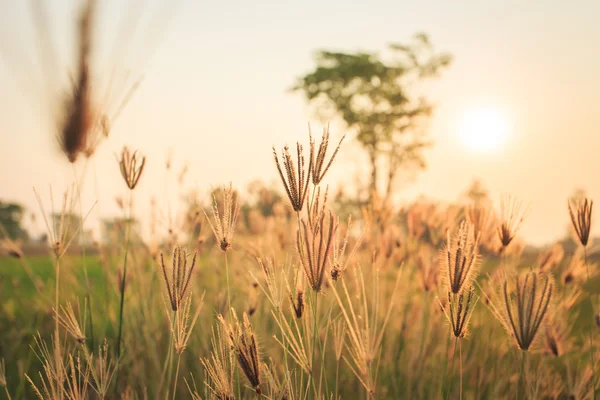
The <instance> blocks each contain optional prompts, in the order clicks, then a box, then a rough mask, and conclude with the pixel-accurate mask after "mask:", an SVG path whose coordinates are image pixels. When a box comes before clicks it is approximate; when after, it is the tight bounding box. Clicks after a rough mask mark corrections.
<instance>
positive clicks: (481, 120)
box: [459, 107, 512, 153]
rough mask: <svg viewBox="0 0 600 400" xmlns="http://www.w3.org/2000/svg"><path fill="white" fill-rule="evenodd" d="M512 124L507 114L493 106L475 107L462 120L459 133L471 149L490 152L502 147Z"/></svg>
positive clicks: (478, 151)
mask: <svg viewBox="0 0 600 400" xmlns="http://www.w3.org/2000/svg"><path fill="white" fill-rule="evenodd" d="M511 130H512V126H511V123H510V121H509V118H508V116H507V115H506V114H504V113H503V112H501V111H500V110H499V109H496V108H493V107H486V108H475V109H472V110H470V111H468V112H467V113H466V114H465V115H464V116H463V118H462V120H461V121H460V125H459V135H460V139H461V141H462V142H463V144H464V145H465V146H466V147H467V148H468V149H469V150H471V151H473V152H477V153H489V152H492V151H495V150H498V149H499V148H501V147H502V145H503V144H504V142H505V141H506V139H507V138H508V136H509V135H510V134H511Z"/></svg>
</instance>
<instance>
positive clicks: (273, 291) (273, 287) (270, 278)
mask: <svg viewBox="0 0 600 400" xmlns="http://www.w3.org/2000/svg"><path fill="white" fill-rule="evenodd" d="M255 259H256V262H257V263H258V265H259V266H260V269H261V270H262V272H263V275H264V278H265V282H266V284H267V288H266V289H265V288H264V287H263V285H261V284H260V282H259V280H258V279H257V278H256V277H255V276H254V274H253V273H252V272H250V275H251V276H252V277H253V278H254V282H255V283H256V284H257V285H258V286H259V287H260V289H261V290H262V292H263V293H264V294H265V296H266V297H267V299H268V300H269V302H270V303H271V305H272V306H273V307H274V308H275V309H276V310H280V309H281V307H282V306H283V296H284V293H283V288H282V285H280V284H279V283H278V282H277V277H276V276H275V266H274V263H273V259H272V258H270V257H267V259H266V261H263V258H262V257H260V256H256V257H255Z"/></svg>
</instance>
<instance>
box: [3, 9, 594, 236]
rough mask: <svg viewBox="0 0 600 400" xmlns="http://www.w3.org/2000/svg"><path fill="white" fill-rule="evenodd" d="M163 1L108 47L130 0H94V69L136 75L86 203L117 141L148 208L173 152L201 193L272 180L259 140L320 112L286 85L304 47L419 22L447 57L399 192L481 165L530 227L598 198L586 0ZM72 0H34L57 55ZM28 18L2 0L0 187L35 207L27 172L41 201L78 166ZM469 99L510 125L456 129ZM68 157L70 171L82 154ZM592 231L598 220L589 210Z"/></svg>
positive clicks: (479, 173) (111, 177) (409, 194)
mask: <svg viewBox="0 0 600 400" xmlns="http://www.w3.org/2000/svg"><path fill="white" fill-rule="evenodd" d="M132 1H133V0H132ZM160 1H162V2H163V4H169V5H172V4H173V3H172V2H168V3H167V2H166V1H165V0H154V1H147V2H146V3H148V4H146V6H147V8H146V11H145V14H144V17H143V19H142V20H141V21H142V23H140V28H139V29H138V31H137V33H136V35H135V36H133V37H134V39H132V40H131V42H130V43H125V45H124V51H123V52H121V53H118V56H116V57H113V58H112V59H111V57H109V55H110V54H114V53H112V52H111V51H110V49H113V48H115V47H116V46H114V44H115V43H119V42H123V37H128V36H120V32H122V31H120V30H119V29H120V27H121V26H122V25H121V24H120V23H119V22H118V21H121V18H122V17H123V15H126V10H127V7H126V4H129V3H131V1H127V2H126V1H116V0H115V1H105V2H101V3H102V4H103V13H102V14H101V18H100V20H101V21H102V22H101V24H100V27H101V34H100V35H99V40H100V43H101V45H100V48H101V49H102V50H99V53H100V54H101V55H105V56H106V57H104V58H102V57H98V58H99V60H100V61H98V68H97V70H98V71H100V72H105V73H104V75H103V76H108V75H109V74H107V73H106V71H110V70H111V68H110V66H111V65H112V66H115V65H116V66H118V68H119V70H120V71H125V70H130V71H131V73H132V75H131V76H143V82H142V84H141V86H140V88H139V89H138V91H137V92H136V93H135V96H134V97H133V99H132V101H131V102H130V103H129V104H128V105H127V107H126V108H125V110H124V112H123V114H122V115H121V116H120V117H119V119H118V120H117V121H116V123H115V124H114V126H113V129H112V131H111V135H110V137H109V139H108V140H107V141H106V142H105V143H103V144H102V145H101V146H100V148H99V150H98V152H97V154H96V157H95V159H94V161H93V162H92V163H91V164H90V165H89V166H88V168H87V170H86V174H87V175H86V176H88V177H90V179H87V180H86V183H85V186H84V188H83V197H84V204H83V206H84V208H89V207H91V206H92V204H94V202H95V201H96V200H97V201H98V202H97V204H96V206H95V207H94V211H93V213H94V214H93V215H94V216H95V217H97V216H109V215H112V214H115V213H116V212H117V207H116V204H115V201H114V199H115V197H116V196H119V195H124V194H125V193H126V187H125V185H124V183H123V182H122V180H121V177H120V175H119V169H118V165H117V162H116V161H115V154H116V153H117V152H119V151H120V149H121V148H122V147H123V146H124V145H128V146H130V147H131V148H137V149H139V150H140V151H141V152H143V153H144V154H145V155H146V156H147V158H148V163H147V168H146V171H145V172H144V176H143V177H142V179H141V181H140V186H139V188H138V189H136V198H137V200H136V212H138V213H139V214H140V215H145V214H147V213H148V210H149V200H148V199H149V198H150V197H151V196H155V197H156V199H157V201H158V204H159V205H160V207H162V208H163V209H166V208H168V207H167V204H170V207H171V208H176V206H175V204H176V201H175V200H174V199H176V198H177V196H178V195H179V193H178V189H177V185H176V178H175V177H173V176H169V175H167V174H166V173H165V167H164V164H165V161H164V160H165V158H166V156H167V154H169V153H171V154H172V158H173V164H174V169H175V171H177V170H179V169H180V168H181V167H182V166H183V164H184V163H187V164H188V165H189V173H188V176H187V178H186V181H187V184H188V186H189V187H192V188H195V189H197V190H198V192H199V193H200V196H201V198H202V197H205V198H206V199H207V198H208V193H209V189H210V186H211V185H220V184H223V183H226V182H229V181H232V182H233V184H234V186H236V187H239V188H244V187H246V185H247V184H248V183H249V182H251V181H253V180H255V179H261V180H263V181H266V182H275V180H276V179H277V172H276V169H275V167H274V165H273V159H272V155H271V146H272V145H276V146H277V147H282V146H283V145H284V144H286V143H293V142H295V141H296V140H298V139H301V140H304V141H306V140H307V123H308V122H311V124H312V126H313V127H314V128H315V130H319V128H320V124H321V123H322V122H323V121H319V120H318V119H317V118H315V116H314V115H313V114H312V113H311V109H310V108H309V107H308V106H307V105H306V103H305V101H304V99H303V98H302V96H301V95H300V94H298V93H290V92H289V90H288V89H289V88H290V87H291V86H292V84H293V83H294V80H295V78H296V77H298V76H300V75H302V74H303V73H306V72H309V71H310V70H311V68H312V67H313V66H314V61H313V58H312V57H313V55H314V53H315V50H317V49H331V50H341V51H357V50H361V51H373V52H379V51H383V50H384V49H385V47H386V46H387V45H388V44H389V43H392V42H406V41H408V40H410V38H411V36H412V35H413V34H415V33H416V32H425V33H427V34H428V35H429V37H430V40H431V42H432V43H433V44H434V46H435V48H436V49H437V50H440V51H447V52H450V53H451V54H452V55H453V57H454V61H453V63H452V65H451V66H450V68H449V69H448V70H446V71H445V72H444V73H443V74H442V76H441V77H440V78H439V79H436V80H435V81H433V82H431V83H430V84H428V85H427V86H426V95H427V96H428V98H429V99H430V100H431V101H432V102H433V103H434V104H435V105H436V109H435V113H434V116H433V118H432V120H431V123H430V137H431V139H432V140H433V141H434V142H435V146H434V147H433V148H432V149H431V150H429V151H428V152H427V153H426V157H427V162H428V164H429V166H428V169H427V170H426V171H424V172H422V173H420V174H418V175H417V176H416V177H415V178H414V179H413V180H412V181H411V182H409V183H407V184H404V185H403V186H402V187H401V188H400V191H399V195H398V196H399V198H400V200H402V201H410V200H411V199H413V198H415V197H417V196H419V195H424V196H426V197H428V198H431V199H435V200H439V201H443V202H450V201H454V200H456V199H457V198H458V196H460V194H461V193H463V192H464V191H465V190H466V189H467V187H468V186H469V184H470V183H471V181H472V180H473V179H480V180H481V181H482V182H483V183H484V185H485V187H486V188H487V189H488V190H489V192H490V195H491V196H492V198H493V199H495V200H497V203H499V199H500V196H501V194H503V193H511V194H513V195H515V196H517V197H518V198H520V199H522V200H523V201H524V202H526V203H528V204H531V213H530V215H529V217H528V218H527V220H526V221H525V223H524V224H523V226H522V229H521V234H522V236H523V237H524V238H525V239H526V240H527V241H528V242H530V243H532V244H538V245H542V244H546V243H549V242H551V241H552V240H556V239H559V238H562V237H564V235H565V234H566V232H567V229H568V223H569V222H568V213H567V209H566V201H567V198H568V197H569V195H570V194H571V193H572V192H573V191H574V190H575V189H578V188H582V189H584V190H586V192H587V194H588V195H589V196H590V197H592V198H596V199H600V179H599V178H598V171H600V157H598V154H599V153H600V135H599V133H600V128H599V127H600V112H598V110H597V107H598V105H599V104H600V79H599V78H598V76H597V74H598V71H600V53H599V52H598V49H599V48H600V46H599V45H600V25H599V24H598V23H597V21H598V16H600V2H598V1H596V0H580V1H573V2H563V1H552V0H546V1H528V2H522V1H485V2H479V1H467V0H457V1H453V2H448V1H441V0H439V1H434V0H427V1H420V2H400V1H370V2H365V1H354V2H347V1H337V0H336V1H327V0H320V1H313V0H305V1H302V2H292V1H258V0H257V1H252V2H246V1H229V2H200V1H191V0H190V1H186V0H180V1H179V3H178V6H177V7H175V8H174V7H173V6H169V7H167V8H161V7H162V6H161V5H160V4H158V3H159V2H160ZM77 3H78V2H77V1H74V0H56V1H47V2H46V4H47V5H48V8H49V12H48V15H49V16H50V18H49V20H50V23H51V25H52V27H51V28H50V29H49V32H50V34H49V35H48V36H49V40H50V42H51V43H53V44H54V46H56V54H58V57H57V58H58V59H59V60H60V61H59V62H58V64H59V66H60V69H61V70H63V71H64V70H68V68H69V65H70V61H69V60H70V59H69V51H68V48H69V44H70V42H69V40H70V39H69V37H71V36H70V33H72V32H70V31H69V29H72V25H71V24H72V23H73V15H74V14H73V10H74V5H76V4H77ZM109 3H110V4H109ZM138 3H144V1H143V0H138ZM107 4H108V5H107ZM165 10H166V12H165ZM153 15H154V16H156V15H158V16H160V17H162V18H158V19H156V20H154V19H153V18H152V16H153ZM144 18H146V19H144ZM144 21H145V22H144ZM153 21H158V22H153ZM163 22H168V23H166V24H163ZM130 25H131V24H130ZM34 32H35V30H34V27H33V24H32V19H31V17H30V15H29V14H28V9H27V2H25V1H22V2H21V1H17V0H0V40H1V41H0V110H2V113H1V114H0V171H1V172H0V198H2V199H6V200H13V201H18V202H21V203H23V204H24V205H26V207H28V209H29V210H31V211H36V210H37V209H38V206H37V203H36V200H35V196H34V194H33V191H32V187H34V186H35V187H36V188H37V189H38V190H39V191H40V192H41V195H42V198H43V199H45V201H46V200H47V199H48V198H49V195H48V190H49V189H48V186H49V185H52V188H53V190H54V196H55V197H59V196H60V192H61V191H62V190H63V189H64V188H65V187H66V186H67V185H68V184H69V183H70V182H71V181H72V180H73V176H74V175H73V168H72V166H71V165H70V164H69V163H68V162H67V161H66V158H65V157H64V156H63V155H62V154H61V153H60V152H59V151H58V150H57V145H56V140H55V138H54V136H53V131H52V122H51V115H52V114H51V111H50V110H51V107H52V106H51V103H52V101H50V100H49V98H48V96H44V93H47V92H46V91H44V90H43V89H44V88H45V87H46V86H44V82H47V81H48V79H46V80H44V79H43V77H44V75H43V73H42V70H41V68H40V65H41V64H40V63H39V62H37V63H36V61H35V60H36V56H37V55H39V53H38V52H37V51H36V50H37V49H36V46H35V43H36V41H35V40H34ZM118 37H120V41H117V40H116V38H118ZM158 39H160V40H158ZM27 60H29V61H27ZM102 60H103V61H102ZM44 71H46V72H47V69H46V70H44ZM100 72H97V73H98V74H99V75H102V74H101V73H100ZM65 75H66V74H63V84H64V82H65V81H66V79H65ZM57 81H58V80H57ZM54 98H56V97H54ZM55 103H56V102H55ZM55 103H54V104H55ZM480 108H486V109H491V110H494V112H497V113H499V114H501V115H502V116H503V118H504V122H506V123H507V124H508V125H509V126H510V129H509V130H508V131H509V132H508V135H507V137H506V138H505V140H503V141H502V142H501V143H500V144H499V145H498V146H495V148H494V149H493V150H491V151H486V152H482V151H473V149H470V148H469V146H466V145H465V142H464V140H463V139H462V137H463V136H464V132H463V131H464V124H462V125H461V121H463V120H464V118H465V116H466V115H470V113H472V112H473V110H477V109H480ZM331 131H332V136H333V137H334V138H339V137H341V135H342V134H343V133H344V127H343V126H342V125H340V124H338V123H333V124H332V127H331ZM481 134H482V135H485V134H486V133H485V132H481ZM461 135H462V136H461ZM360 154H361V152H360V149H359V148H358V147H357V146H356V145H354V144H353V143H352V141H351V140H348V141H347V142H346V143H345V145H344V148H343V150H342V151H341V152H340V155H339V161H338V162H337V163H336V164H335V165H334V167H333V168H332V170H331V172H330V175H328V178H327V179H328V181H329V183H331V184H332V185H335V184H338V183H340V182H345V183H348V182H349V181H351V180H352V177H353V176H355V174H356V173H357V171H359V170H361V169H364V168H366V167H367V164H364V163H363V162H362V161H360V160H362V159H361V158H360ZM357 160H359V161H357ZM76 168H78V173H82V171H83V166H82V164H79V165H77V167H76ZM167 199H169V200H167ZM176 211H177V210H176V209H174V210H173V211H172V212H173V213H176ZM38 228H39V229H41V226H39V224H38V226H37V227H36V226H32V227H31V229H33V230H34V231H35V230H36V229H38ZM594 231H595V234H600V223H597V224H596V225H595V228H594Z"/></svg>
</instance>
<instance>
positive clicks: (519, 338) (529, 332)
mask: <svg viewBox="0 0 600 400" xmlns="http://www.w3.org/2000/svg"><path fill="white" fill-rule="evenodd" d="M553 290H554V283H553V282H552V279H551V278H549V277H548V276H546V275H542V274H537V273H534V272H529V273H527V274H526V275H525V277H524V278H521V277H517V278H516V279H515V284H514V285H511V284H510V283H509V282H508V281H506V282H504V290H503V291H504V307H505V309H506V318H505V319H504V324H505V326H506V328H507V329H508V331H509V333H511V335H512V336H513V337H514V339H515V341H516V343H517V345H518V346H519V348H520V349H521V350H524V351H527V350H529V348H530V347H531V345H532V343H533V342H534V340H535V339H536V336H537V333H538V331H539V329H540V327H541V325H542V322H543V321H544V318H545V317H546V314H547V313H548V309H549V308H550V300H551V299H552V293H553Z"/></svg>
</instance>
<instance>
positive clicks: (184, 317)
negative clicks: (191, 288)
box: [166, 292, 204, 354]
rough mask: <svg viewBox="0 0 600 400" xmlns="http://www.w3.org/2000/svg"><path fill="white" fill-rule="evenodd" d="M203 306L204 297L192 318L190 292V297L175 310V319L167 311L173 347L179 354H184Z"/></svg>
mask: <svg viewBox="0 0 600 400" xmlns="http://www.w3.org/2000/svg"><path fill="white" fill-rule="evenodd" d="M203 304H204V295H202V297H201V298H200V302H199V304H198V306H197V307H196V311H195V312H194V315H193V316H192V314H191V310H192V295H191V292H190V295H189V296H187V297H186V298H184V299H183V301H181V302H180V303H179V304H178V309H177V310H174V311H175V313H174V316H173V318H171V315H170V312H169V311H168V310H167V313H166V314H167V318H168V319H169V325H170V326H171V334H172V335H173V345H174V346H175V351H176V352H177V354H182V353H183V352H184V351H185V349H186V347H187V343H188V341H189V340H190V336H191V335H192V330H193V329H194V326H195V325H196V320H197V319H198V316H199V315H200V310H201V308H202V305H203ZM190 317H191V318H190Z"/></svg>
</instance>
